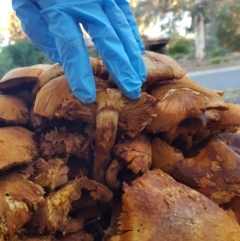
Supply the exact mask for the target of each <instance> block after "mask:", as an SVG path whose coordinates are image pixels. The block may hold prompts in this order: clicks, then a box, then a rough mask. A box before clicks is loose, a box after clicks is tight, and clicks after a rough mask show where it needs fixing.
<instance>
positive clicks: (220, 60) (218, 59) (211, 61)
mask: <svg viewBox="0 0 240 241" xmlns="http://www.w3.org/2000/svg"><path fill="white" fill-rule="evenodd" d="M221 62H222V59H221V58H216V59H212V60H210V64H216V65H218V64H221Z"/></svg>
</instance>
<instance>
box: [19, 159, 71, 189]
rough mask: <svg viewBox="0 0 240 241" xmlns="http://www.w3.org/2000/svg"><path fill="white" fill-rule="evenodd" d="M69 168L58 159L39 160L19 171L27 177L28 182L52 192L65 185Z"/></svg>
mask: <svg viewBox="0 0 240 241" xmlns="http://www.w3.org/2000/svg"><path fill="white" fill-rule="evenodd" d="M68 170H69V168H68V167H67V166H66V165H65V164H64V162H63V161H62V160H61V159H59V158H54V159H50V160H48V161H45V160H43V159H42V158H39V159H38V160H36V161H34V162H31V163H29V164H28V165H26V166H25V167H23V168H21V169H20V171H19V172H20V173H21V174H25V175H27V176H28V177H29V178H28V179H29V180H31V181H32V182H34V183H36V184H38V185H40V186H42V187H48V188H49V189H50V190H54V189H56V188H57V187H60V186H62V185H63V184H66V183H67V181H68V176H67V174H68Z"/></svg>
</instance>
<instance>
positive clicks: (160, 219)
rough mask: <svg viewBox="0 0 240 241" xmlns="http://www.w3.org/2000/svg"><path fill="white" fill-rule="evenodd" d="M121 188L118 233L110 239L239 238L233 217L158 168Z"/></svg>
mask: <svg viewBox="0 0 240 241" xmlns="http://www.w3.org/2000/svg"><path fill="white" fill-rule="evenodd" d="M123 190H124V194H123V196H122V202H123V205H122V213H121V216H120V219H119V221H118V232H117V233H118V234H117V235H115V236H112V237H111V238H110V241H139V240H144V241H153V240H159V241H161V240H163V241H166V240H168V241H176V240H185V241H188V240H189V241H199V240H201V241H208V240H211V241H226V240H232V241H237V240H239V235H240V227H239V225H238V223H237V221H236V219H234V218H233V217H231V216H228V214H227V213H226V212H225V211H224V210H223V209H221V208H219V207H218V205H217V204H215V203H214V202H212V201H211V200H210V199H208V198H207V197H205V196H204V195H202V194H200V193H198V192H196V191H194V190H192V189H190V188H189V187H187V186H184V185H183V184H180V183H178V182H176V181H175V180H174V179H173V178H171V177H170V176H168V175H167V174H165V173H164V172H162V171H161V170H153V171H151V172H150V171H149V172H146V173H144V174H143V176H142V177H139V178H138V179H136V180H135V181H134V182H133V183H132V185H131V186H128V185H124V187H123Z"/></svg>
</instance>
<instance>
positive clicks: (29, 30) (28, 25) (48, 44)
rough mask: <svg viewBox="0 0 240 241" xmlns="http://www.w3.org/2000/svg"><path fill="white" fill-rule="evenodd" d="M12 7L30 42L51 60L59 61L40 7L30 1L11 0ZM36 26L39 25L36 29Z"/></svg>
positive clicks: (53, 41)
mask: <svg viewBox="0 0 240 241" xmlns="http://www.w3.org/2000/svg"><path fill="white" fill-rule="evenodd" d="M12 5H13V9H14V10H15V11H16V15H17V17H18V18H19V19H20V20H21V27H22V29H23V31H24V33H25V34H26V35H27V36H28V37H29V39H30V40H31V42H32V43H33V44H34V45H35V46H36V47H37V48H38V49H40V50H41V51H42V52H43V53H44V54H45V55H46V56H47V58H49V59H50V60H51V61H53V62H60V57H59V54H58V51H57V48H56V44H55V40H54V38H53V36H52V35H51V33H49V31H48V25H47V23H46V21H45V19H44V18H43V17H42V15H41V14H40V9H39V7H38V6H36V5H35V4H34V3H32V2H30V1H17V0H13V1H12ZM36 26H41V27H40V28H38V30H37V31H36Z"/></svg>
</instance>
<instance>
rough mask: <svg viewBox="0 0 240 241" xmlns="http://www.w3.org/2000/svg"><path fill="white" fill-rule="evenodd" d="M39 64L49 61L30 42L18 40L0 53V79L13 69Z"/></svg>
mask: <svg viewBox="0 0 240 241" xmlns="http://www.w3.org/2000/svg"><path fill="white" fill-rule="evenodd" d="M41 63H49V61H48V60H47V59H46V57H45V56H44V55H43V53H42V52H40V51H39V50H38V49H37V48H35V47H34V46H33V44H31V42H30V41H28V40H20V41H18V42H16V43H15V44H12V45H8V46H6V47H4V48H3V49H2V51H1V53H0V77H2V76H3V75H4V74H5V73H6V72H7V71H9V70H11V69H13V68H17V67H24V66H31V65H34V64H41Z"/></svg>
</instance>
